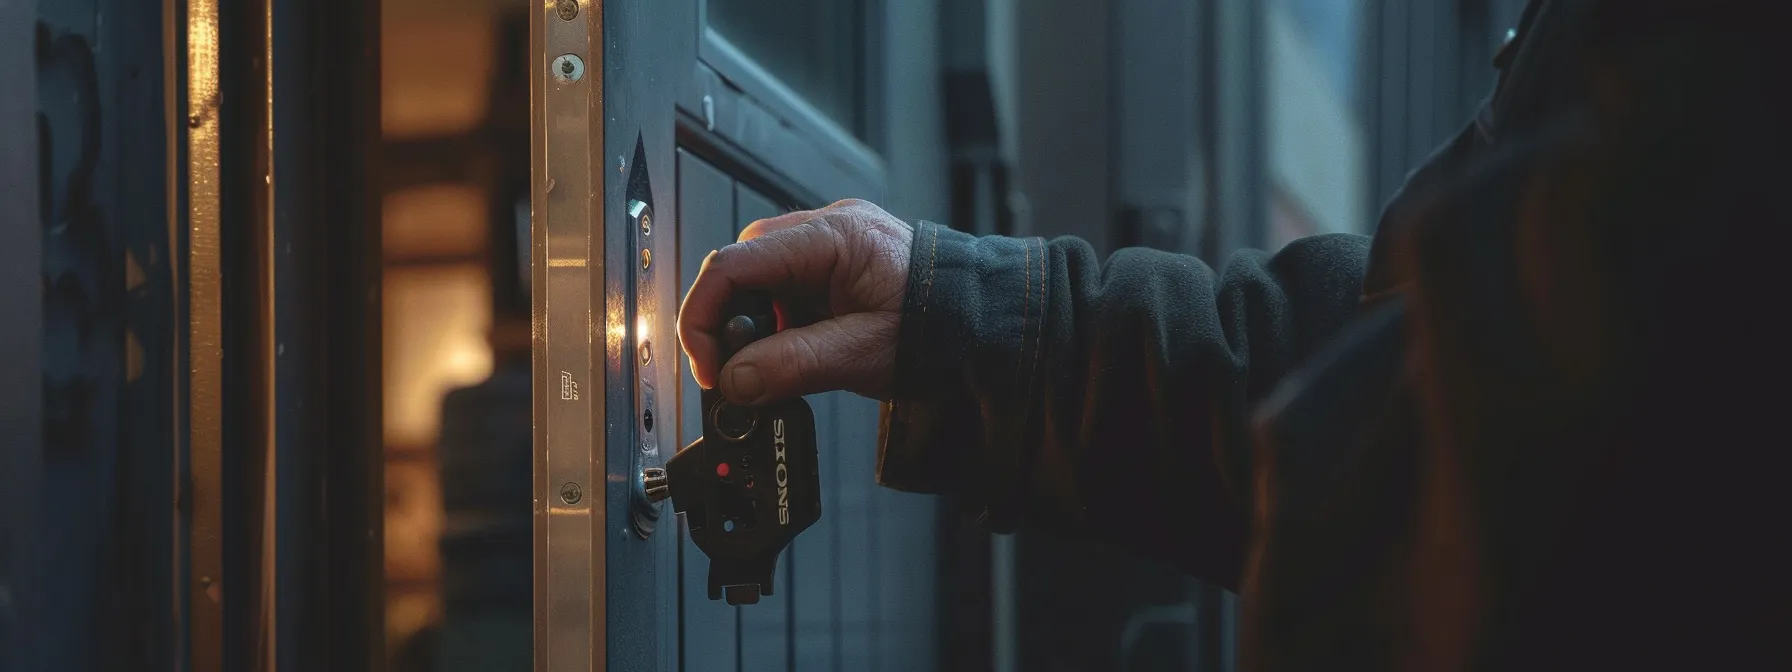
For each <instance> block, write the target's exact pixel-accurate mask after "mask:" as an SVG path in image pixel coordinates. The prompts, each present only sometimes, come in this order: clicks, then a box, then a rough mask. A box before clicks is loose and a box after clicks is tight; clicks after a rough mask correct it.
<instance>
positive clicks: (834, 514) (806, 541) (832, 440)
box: [779, 392, 849, 672]
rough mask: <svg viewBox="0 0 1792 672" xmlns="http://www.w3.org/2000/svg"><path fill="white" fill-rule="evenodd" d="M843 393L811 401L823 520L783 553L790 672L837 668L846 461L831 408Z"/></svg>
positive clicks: (833, 410)
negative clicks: (842, 469) (843, 469)
mask: <svg viewBox="0 0 1792 672" xmlns="http://www.w3.org/2000/svg"><path fill="white" fill-rule="evenodd" d="M845 394H846V393H844V392H831V393H828V394H818V395H812V396H810V397H809V406H810V408H811V409H813V410H814V411H815V441H816V444H817V445H819V446H821V447H822V451H821V497H822V502H821V520H819V521H816V522H815V524H814V525H813V526H811V527H810V528H809V529H808V530H806V531H804V532H803V534H802V536H800V537H797V539H796V541H793V542H791V544H790V550H788V551H785V553H784V559H785V565H786V566H787V567H789V568H790V576H789V578H788V579H785V578H784V577H780V578H779V580H780V581H784V586H786V587H785V588H780V590H783V591H784V592H785V593H786V594H787V595H789V597H790V601H791V614H792V620H791V622H790V629H791V632H792V642H791V658H792V660H791V667H792V668H793V669H795V670H796V671H797V672H830V671H832V670H840V669H843V668H842V667H841V666H840V658H839V655H840V652H839V646H840V632H839V630H838V610H839V603H838V597H839V596H838V594H837V592H836V590H835V587H836V584H837V583H838V582H839V580H840V565H839V554H840V538H839V535H838V533H837V530H838V529H839V526H840V520H839V501H840V488H841V487H843V486H844V484H843V483H841V482H840V461H841V460H843V459H849V458H848V457H847V455H846V454H845V453H844V451H841V450H839V449H838V448H837V446H839V441H838V438H837V436H836V428H835V426H836V425H837V424H839V415H838V411H837V410H836V406H835V402H836V400H837V399H838V398H839V397H842V396H845Z"/></svg>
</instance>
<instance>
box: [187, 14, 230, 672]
mask: <svg viewBox="0 0 1792 672" xmlns="http://www.w3.org/2000/svg"><path fill="white" fill-rule="evenodd" d="M182 19H183V20H184V22H185V31H184V35H185V40H184V42H183V43H182V44H183V45H184V47H185V52H186V58H185V63H186V80H185V84H186V86H185V91H184V92H183V93H184V94H185V98H186V106H185V117H186V122H187V131H186V139H187V142H186V147H185V157H186V166H185V168H186V170H185V171H184V172H185V174H186V185H185V190H186V206H187V207H186V212H185V215H186V221H185V222H184V224H185V225H184V227H182V228H184V229H185V231H186V236H187V247H186V253H187V254H186V279H187V301H186V304H187V319H188V324H189V327H188V333H187V349H188V351H187V366H188V374H187V402H186V405H185V411H186V413H185V420H186V424H185V429H186V431H187V473H188V477H187V479H186V481H185V483H186V491H185V493H184V494H183V495H182V497H181V499H182V500H183V501H186V502H191V504H190V506H191V508H190V509H189V510H190V512H191V513H190V514H189V518H188V521H189V522H188V539H189V544H190V547H189V550H188V554H189V556H188V557H189V563H190V564H189V567H188V581H189V585H190V588H189V590H188V593H187V605H188V609H189V611H188V647H189V653H188V655H189V657H188V659H187V660H188V662H189V664H190V665H191V668H192V669H193V670H195V671H196V672H217V671H219V670H222V669H223V668H224V643H225V642H224V639H223V638H224V603H223V599H222V597H221V596H222V593H223V585H222V581H223V573H224V549H223V542H224V540H223V534H224V522H223V510H222V509H223V497H224V492H223V490H224V473H223V448H224V446H223V441H224V436H223V427H224V417H223V404H224V400H223V385H224V381H223V375H224V372H223V286H222V272H223V268H222V262H223V260H222V258H221V252H222V249H221V239H220V237H221V233H222V231H221V229H222V225H223V221H222V217H223V213H222V207H223V206H222V185H221V181H222V174H221V172H220V170H219V163H220V161H221V158H222V156H221V148H220V119H219V110H220V108H221V106H220V105H219V102H220V100H219V97H220V94H221V87H220V74H219V56H220V53H219V48H218V41H219V37H220V36H219V20H218V19H219V17H218V2H217V0H187V2H186V5H185V13H184V15H183V16H182Z"/></svg>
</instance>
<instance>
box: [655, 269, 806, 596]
mask: <svg viewBox="0 0 1792 672" xmlns="http://www.w3.org/2000/svg"><path fill="white" fill-rule="evenodd" d="M731 308H732V310H731V311H730V312H731V314H733V315H734V317H733V318H732V319H730V320H729V321H728V323H727V326H726V327H724V331H723V348H722V350H723V353H722V354H723V361H724V362H726V361H727V359H728V358H731V357H733V356H734V354H735V353H737V352H739V351H740V350H741V348H744V347H746V346H747V344H749V343H752V342H753V341H756V340H759V339H760V338H763V337H765V336H768V335H770V334H771V332H772V331H773V330H775V329H776V325H777V317H776V314H775V313H774V311H773V308H772V304H771V301H770V300H768V299H766V298H764V297H761V296H757V295H747V296H743V297H740V298H738V299H736V301H734V302H733V305H732V306H731ZM702 404H703V406H702V408H703V436H702V437H700V438H698V439H697V440H695V441H692V442H691V445H689V446H685V448H684V449H683V450H680V451H678V454H677V455H674V456H672V459H671V460H670V461H668V462H667V463H666V466H665V468H664V469H658V468H654V469H647V470H645V471H644V472H643V474H642V476H643V478H642V486H643V489H644V490H645V492H646V493H647V496H648V497H649V498H651V499H653V500H654V501H659V500H662V499H665V498H667V497H671V499H672V510H673V511H675V512H677V513H682V514H684V516H685V522H686V526H687V527H688V528H689V529H690V533H691V540H692V541H693V542H695V543H696V545H697V548H698V549H699V550H702V551H703V554H704V555H707V556H709V599H712V600H716V599H723V598H724V597H726V599H727V602H728V604H733V605H741V604H754V603H756V602H758V601H759V598H760V597H761V596H765V595H771V594H772V574H773V571H774V570H775V569H776V567H777V564H778V554H779V553H782V552H784V548H785V547H787V546H789V545H790V542H791V540H793V539H795V538H796V536H797V535H798V534H802V532H803V530H806V529H808V528H809V526H810V525H813V524H815V521H817V520H820V519H821V471H820V468H819V467H820V461H819V454H818V450H817V446H816V443H815V414H814V412H813V411H811V410H810V408H809V402H807V401H804V400H803V399H802V398H801V397H798V398H795V399H789V400H786V401H781V402H778V403H775V404H770V405H766V406H757V407H745V406H736V405H733V404H730V403H728V400H727V399H725V398H723V397H722V393H721V391H719V390H704V391H703V395H702Z"/></svg>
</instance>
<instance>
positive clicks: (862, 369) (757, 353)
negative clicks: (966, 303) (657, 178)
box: [678, 199, 914, 405]
mask: <svg viewBox="0 0 1792 672" xmlns="http://www.w3.org/2000/svg"><path fill="white" fill-rule="evenodd" d="M913 239H914V227H911V226H909V225H908V224H907V223H906V222H903V221H902V220H900V219H897V218H895V217H894V216H891V215H890V213H887V212H884V211H883V209H882V208H879V207H877V206H876V205H873V204H871V203H867V202H865V201H861V200H857V199H848V200H844V201H840V202H838V203H835V204H833V205H830V206H827V207H825V208H822V209H820V210H809V211H802V212H792V213H789V214H785V215H780V216H778V217H773V218H771V219H762V220H759V221H756V222H753V223H752V224H750V225H748V226H747V228H746V229H745V230H743V231H741V234H740V242H737V243H735V244H733V245H729V246H727V247H724V248H722V249H721V250H718V251H715V252H711V253H710V254H709V257H708V258H706V259H704V260H703V269H702V271H700V272H699V273H698V275H697V280H696V281H695V282H694V283H692V284H691V291H690V293H689V294H687V295H686V296H685V299H684V305H683V307H682V308H681V309H680V310H679V313H678V337H679V342H680V344H682V345H683V346H684V351H685V354H686V356H687V357H689V358H690V364H691V373H692V375H694V376H695V377H696V378H697V384H698V385H701V386H703V387H704V388H705V389H710V388H714V387H716V386H717V385H718V384H720V386H721V389H722V394H723V396H725V397H727V398H728V400H729V401H731V402H733V403H736V404H742V405H757V404H765V403H770V402H774V401H779V400H782V399H788V398H791V397H795V396H800V395H804V394H815V393H819V392H828V391H832V390H848V391H851V392H855V393H858V394H861V395H864V396H867V397H871V398H874V399H887V398H888V397H889V393H890V385H891V381H892V379H893V377H894V368H895V363H896V339H897V330H898V328H899V327H900V326H901V323H902V301H903V298H904V295H905V294H906V293H907V289H908V267H909V245H910V243H911V241H912V240H913ZM744 290H757V291H764V292H767V293H769V294H770V295H771V296H772V297H773V298H774V299H775V300H776V301H777V303H778V322H779V324H778V328H779V331H778V333H776V334H773V335H771V336H768V337H765V338H762V339H760V340H758V341H755V342H753V343H752V344H750V345H748V346H747V347H745V348H743V349H741V351H740V352H739V353H737V354H735V355H734V357H733V358H732V359H730V360H728V361H727V362H722V361H720V359H721V352H720V347H719V346H720V332H721V330H722V325H723V324H724V323H725V322H726V321H727V319H728V318H729V317H730V316H728V315H724V314H723V312H724V310H725V308H726V306H727V305H728V299H729V298H730V297H731V296H732V295H733V294H734V293H735V292H739V291H744Z"/></svg>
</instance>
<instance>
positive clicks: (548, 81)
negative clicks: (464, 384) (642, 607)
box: [529, 0, 616, 672]
mask: <svg viewBox="0 0 1792 672" xmlns="http://www.w3.org/2000/svg"><path fill="white" fill-rule="evenodd" d="M563 4H564V3H561V2H557V1H556V0H539V1H538V4H537V5H536V12H535V14H534V16H533V17H532V19H531V21H530V27H529V40H530V48H531V49H530V53H531V58H530V84H529V88H530V111H531V118H530V149H531V152H532V154H533V160H532V162H531V173H532V174H531V184H532V189H531V201H532V202H531V205H532V210H533V217H532V219H531V222H530V236H529V241H530V261H531V264H530V267H531V270H530V285H531V287H532V288H533V291H532V292H531V297H530V301H531V304H532V320H533V322H534V328H533V329H532V332H533V341H534V342H533V349H534V366H533V372H534V381H535V385H536V386H537V390H536V392H535V395H534V398H535V399H534V418H535V436H534V450H535V486H534V489H535V544H534V545H535V549H534V550H535V560H534V573H535V577H534V586H535V597H534V601H535V615H534V621H535V628H534V631H535V633H534V637H535V647H534V649H535V651H534V667H535V670H537V672H547V671H549V670H553V671H554V672H566V671H570V670H580V671H584V670H601V669H604V666H605V660H606V656H607V650H606V641H605V628H604V611H603V610H604V578H605V577H604V565H605V555H604V553H605V549H604V544H605V535H604V520H605V497H604V496H603V489H602V488H601V487H600V485H599V484H602V483H604V480H603V476H604V469H605V459H604V457H605V456H604V439H603V434H602V428H603V427H604V426H605V422H604V403H605V386H604V382H605V381H604V380H602V377H603V375H604V370H605V369H604V356H605V352H606V351H605V349H604V348H606V347H607V345H608V343H607V341H608V339H605V340H601V341H600V340H598V339H596V338H594V336H596V335H597V334H595V331H596V327H597V324H598V320H599V319H600V318H608V317H611V316H609V315H608V313H607V312H605V311H604V310H603V309H604V303H605V296H604V293H603V291H602V288H603V287H604V265H603V263H604V262H603V260H604V239H603V231H604V216H603V213H602V212H601V211H597V210H593V209H592V207H593V206H592V204H593V202H594V201H595V202H601V200H600V199H594V198H592V197H591V195H593V194H602V193H604V182H605V171H601V170H593V169H592V166H594V165H599V164H600V163H601V161H602V159H601V153H602V151H603V146H604V137H603V130H604V114H603V77H602V76H601V73H602V72H603V37H602V36H603V20H602V17H603V7H602V2H601V0H586V1H585V2H582V3H579V6H578V7H576V9H577V10H578V11H576V12H568V11H567V10H566V8H565V7H563V6H562V5H563ZM568 14H571V15H573V16H574V17H575V19H578V20H566V19H563V18H562V17H563V16H565V15H568ZM587 75H590V76H587ZM556 186H557V188H556ZM605 322H606V324H609V325H613V324H615V322H616V321H615V320H613V319H606V320H605ZM573 389H577V390H582V391H583V393H582V394H567V393H566V391H567V390H573ZM579 484H585V485H582V486H581V485H579ZM568 485H570V486H572V488H570V489H569V488H566V487H565V486H568ZM586 490H589V491H591V492H590V493H589V494H587V493H585V492H584V491H586ZM573 492H578V493H579V494H578V495H576V496H569V495H570V494H571V493H573Z"/></svg>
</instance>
